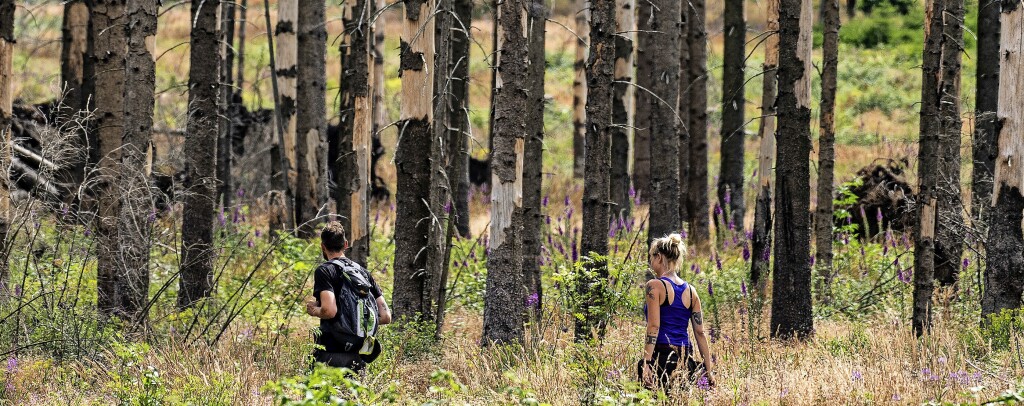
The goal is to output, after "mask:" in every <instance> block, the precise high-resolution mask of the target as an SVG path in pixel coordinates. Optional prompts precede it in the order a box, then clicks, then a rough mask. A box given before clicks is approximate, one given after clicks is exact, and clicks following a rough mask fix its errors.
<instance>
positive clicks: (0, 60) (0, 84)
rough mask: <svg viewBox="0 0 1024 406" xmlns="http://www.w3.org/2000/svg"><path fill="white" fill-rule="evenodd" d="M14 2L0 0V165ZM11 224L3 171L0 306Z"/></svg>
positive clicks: (7, 126)
mask: <svg viewBox="0 0 1024 406" xmlns="http://www.w3.org/2000/svg"><path fill="white" fill-rule="evenodd" d="M13 57H14V0H0V141H2V142H3V144H0V165H2V167H5V168H6V167H7V164H8V162H10V159H11V151H10V149H9V148H7V146H8V145H11V144H12V140H11V118H12V117H13V116H14V105H13V104H14V95H13V94H12V93H13V92H14V87H13V83H12V80H13V76H14V70H13V67H14V66H13V61H14V58H13ZM10 221H11V185H10V179H8V175H7V171H3V172H0V303H4V302H5V301H6V300H7V297H8V296H10V294H9V292H8V290H7V287H8V282H9V281H8V280H9V279H10V261H9V260H10V258H8V255H10V254H9V251H8V246H7V232H8V228H9V227H10Z"/></svg>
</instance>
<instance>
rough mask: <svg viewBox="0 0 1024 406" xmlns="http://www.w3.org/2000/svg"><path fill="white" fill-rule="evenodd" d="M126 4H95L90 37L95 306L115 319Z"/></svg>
mask: <svg viewBox="0 0 1024 406" xmlns="http://www.w3.org/2000/svg"><path fill="white" fill-rule="evenodd" d="M124 10H125V1H124V0H114V1H95V2H94V3H93V7H92V16H91V17H92V18H91V20H92V30H93V32H92V35H93V38H94V41H95V42H94V44H95V52H94V53H93V58H94V64H95V68H96V95H95V99H96V102H95V103H96V111H95V113H94V114H95V121H94V128H95V132H96V134H97V136H96V138H97V140H98V149H97V153H98V157H99V179H97V182H96V186H95V188H96V189H95V191H96V196H97V198H96V203H97V209H98V217H97V219H96V220H97V222H96V238H97V243H96V247H97V253H96V272H97V276H96V294H97V302H96V305H97V307H98V308H99V310H100V312H102V313H104V314H106V315H114V314H116V313H117V312H118V308H119V307H120V305H121V295H120V292H119V291H118V287H119V286H120V282H119V281H120V278H121V277H122V274H121V267H120V260H119V259H118V251H119V249H118V246H117V245H118V238H117V215H118V213H119V209H118V207H119V206H120V199H118V198H117V196H116V194H117V193H118V190H117V189H116V181H117V172H118V164H119V163H120V162H121V137H122V135H124V88H125V87H124V86H125V70H124V68H125V60H124V57H125V50H126V49H127V44H126V39H125V30H126V28H125V27H126V22H127V21H125V17H124Z"/></svg>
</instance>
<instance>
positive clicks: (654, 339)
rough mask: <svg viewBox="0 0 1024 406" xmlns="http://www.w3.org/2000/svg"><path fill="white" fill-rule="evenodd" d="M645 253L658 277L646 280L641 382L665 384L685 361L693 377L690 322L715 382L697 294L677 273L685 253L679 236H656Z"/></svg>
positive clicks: (711, 379)
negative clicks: (644, 336)
mask: <svg viewBox="0 0 1024 406" xmlns="http://www.w3.org/2000/svg"><path fill="white" fill-rule="evenodd" d="M648 255H649V261H650V264H651V271H652V272H654V274H655V275H657V276H658V278H657V279H651V280H650V281H647V286H646V303H645V304H644V314H645V315H646V316H647V337H646V341H645V342H644V357H643V359H642V360H641V362H640V365H639V366H638V375H639V378H640V380H641V382H643V383H644V385H646V386H647V387H649V388H654V387H655V386H657V385H658V384H660V385H661V386H662V387H668V386H669V382H670V379H671V378H672V373H673V372H675V370H676V367H677V366H678V365H679V362H680V361H683V362H686V365H687V369H688V373H689V375H690V378H695V377H696V376H695V375H696V374H697V373H698V371H696V369H697V365H696V362H695V361H693V360H692V358H691V354H692V348H691V344H690V336H689V334H688V333H687V327H688V326H689V325H692V326H693V335H694V339H695V340H696V341H697V348H698V349H699V350H700V355H701V358H703V359H704V370H705V371H704V373H705V374H706V376H707V379H708V384H710V385H714V382H715V381H714V377H713V375H712V374H711V371H712V365H711V361H710V360H711V354H710V349H709V348H708V338H707V335H705V334H704V317H703V313H702V312H701V305H700V297H699V296H697V292H696V291H695V289H693V287H691V286H690V285H689V284H688V283H686V282H684V281H683V280H682V279H681V278H680V277H679V275H678V273H677V270H678V269H679V265H680V262H682V258H683V256H685V255H686V246H685V245H684V244H683V238H682V236H680V235H679V234H672V235H669V236H667V237H662V238H658V239H655V240H654V241H652V242H651V249H650V252H649V254H648Z"/></svg>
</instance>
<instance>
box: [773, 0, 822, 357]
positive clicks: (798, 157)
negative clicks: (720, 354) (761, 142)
mask: <svg viewBox="0 0 1024 406" xmlns="http://www.w3.org/2000/svg"><path fill="white" fill-rule="evenodd" d="M813 18H814V10H813V7H812V6H811V1H810V0H782V1H780V2H779V75H778V82H779V93H778V99H776V106H778V112H779V113H778V121H779V128H778V133H777V134H778V151H777V157H778V164H777V165H776V166H775V180H776V182H778V184H777V186H776V188H775V190H776V199H775V243H776V245H775V272H774V273H773V274H772V307H771V312H772V316H771V334H772V337H778V338H806V337H808V336H810V335H811V334H813V333H814V314H813V312H812V304H811V263H810V258H811V213H810V204H811V202H810V198H811V193H810V187H809V186H810V178H811V168H810V154H811V75H812V74H813V72H814V71H813V70H812V67H811V47H812V32H811V24H812V23H813V21H812V20H813Z"/></svg>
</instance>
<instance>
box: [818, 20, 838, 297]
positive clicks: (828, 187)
mask: <svg viewBox="0 0 1024 406" xmlns="http://www.w3.org/2000/svg"><path fill="white" fill-rule="evenodd" d="M821 7H822V10H823V11H822V15H823V17H824V41H823V43H822V54H823V55H824V58H823V59H824V64H823V65H822V73H821V113H820V115H819V119H818V124H819V131H818V204H817V209H816V210H815V216H814V236H815V246H816V247H817V249H816V250H815V254H814V255H815V261H814V263H815V265H816V266H817V268H818V289H817V292H816V293H817V294H818V298H819V300H826V301H827V300H828V298H829V297H830V296H831V292H832V241H833V240H834V239H835V238H834V236H833V234H832V217H833V207H832V190H833V186H832V183H833V179H834V178H835V173H834V172H835V164H836V162H835V156H836V150H835V140H836V118H835V111H836V81H837V78H836V76H837V70H838V67H839V0H822V6H821Z"/></svg>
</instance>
